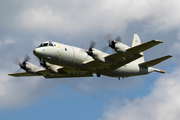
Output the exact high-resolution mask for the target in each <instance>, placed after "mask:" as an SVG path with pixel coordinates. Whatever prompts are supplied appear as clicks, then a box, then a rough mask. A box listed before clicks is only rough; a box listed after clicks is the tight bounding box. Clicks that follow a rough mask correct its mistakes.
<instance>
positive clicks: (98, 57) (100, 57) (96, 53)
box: [91, 48, 113, 64]
mask: <svg viewBox="0 0 180 120" xmlns="http://www.w3.org/2000/svg"><path fill="white" fill-rule="evenodd" d="M92 53H93V54H92V56H91V57H92V58H93V59H94V60H95V61H96V62H98V63H107V64H110V63H112V62H113V61H110V60H107V59H105V56H107V55H108V54H107V53H104V52H102V51H100V50H97V49H95V48H92Z"/></svg>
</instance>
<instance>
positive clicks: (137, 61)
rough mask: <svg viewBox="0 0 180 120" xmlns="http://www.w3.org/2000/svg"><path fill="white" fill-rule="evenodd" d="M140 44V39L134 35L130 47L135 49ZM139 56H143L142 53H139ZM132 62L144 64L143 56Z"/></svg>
mask: <svg viewBox="0 0 180 120" xmlns="http://www.w3.org/2000/svg"><path fill="white" fill-rule="evenodd" d="M140 44H141V39H140V38H139V36H138V35H137V34H134V37H133V40H132V45H131V47H135V46H138V45H140ZM140 54H141V55H143V52H141V53H140ZM133 62H136V63H142V62H144V56H142V57H141V58H139V59H137V60H135V61H133Z"/></svg>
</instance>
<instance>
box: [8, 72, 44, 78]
mask: <svg viewBox="0 0 180 120" xmlns="http://www.w3.org/2000/svg"><path fill="white" fill-rule="evenodd" d="M8 75H10V76H14V77H29V76H42V75H41V74H34V73H28V72H21V73H12V74H8Z"/></svg>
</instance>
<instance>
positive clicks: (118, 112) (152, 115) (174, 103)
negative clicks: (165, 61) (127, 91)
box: [103, 67, 180, 120]
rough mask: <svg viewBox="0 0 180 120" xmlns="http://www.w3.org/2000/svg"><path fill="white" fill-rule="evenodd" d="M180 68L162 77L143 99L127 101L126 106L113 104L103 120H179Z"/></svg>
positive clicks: (106, 111) (117, 103)
mask: <svg viewBox="0 0 180 120" xmlns="http://www.w3.org/2000/svg"><path fill="white" fill-rule="evenodd" d="M179 72H180V67H178V68H177V69H175V70H174V71H173V72H172V73H170V74H166V75H163V76H161V77H160V78H158V79H157V81H156V82H155V85H154V87H153V88H152V90H151V93H149V94H148V95H146V96H145V97H142V98H136V99H134V100H125V102H126V105H125V106H120V104H119V102H117V100H116V102H115V103H112V105H110V106H109V108H107V109H106V110H105V112H104V114H103V120H112V119H113V120H144V119H146V120H152V119H153V120H163V119H166V120H177V119H179V118H180V109H179V108H180V95H179V91H180V81H179V78H180V75H179Z"/></svg>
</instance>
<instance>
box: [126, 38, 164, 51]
mask: <svg viewBox="0 0 180 120" xmlns="http://www.w3.org/2000/svg"><path fill="white" fill-rule="evenodd" d="M159 43H163V42H162V41H159V40H151V41H149V42H146V43H143V44H140V45H137V46H134V47H131V48H129V49H127V50H126V51H127V52H130V53H132V54H136V53H141V52H143V51H145V50H147V49H149V48H151V47H153V46H155V45H157V44H159Z"/></svg>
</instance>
